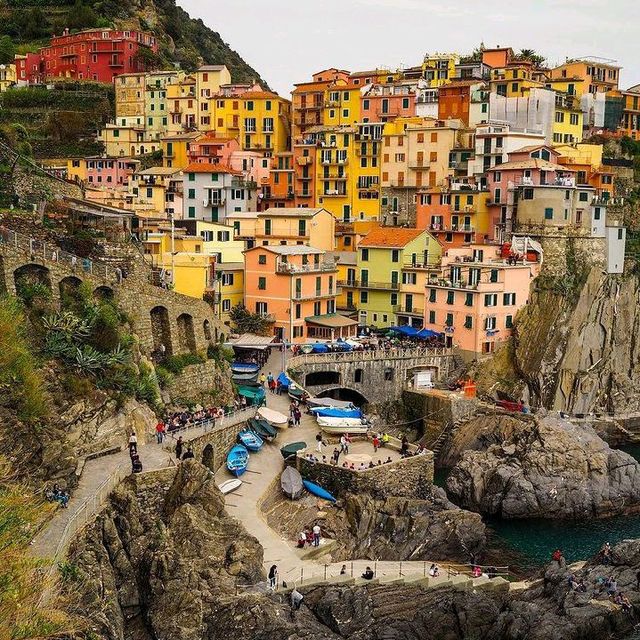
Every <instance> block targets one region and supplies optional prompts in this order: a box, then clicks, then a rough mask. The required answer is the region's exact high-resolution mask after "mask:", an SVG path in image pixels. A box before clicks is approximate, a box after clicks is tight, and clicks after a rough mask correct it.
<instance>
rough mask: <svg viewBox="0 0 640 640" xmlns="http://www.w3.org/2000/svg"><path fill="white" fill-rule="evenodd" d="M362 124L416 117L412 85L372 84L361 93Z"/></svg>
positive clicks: (413, 86)
mask: <svg viewBox="0 0 640 640" xmlns="http://www.w3.org/2000/svg"><path fill="white" fill-rule="evenodd" d="M360 111H361V117H362V122H388V121H390V120H393V119H395V118H410V117H411V116H415V115H416V91H415V85H412V84H373V85H371V86H369V87H367V88H366V89H363V91H362V98H361V108H360Z"/></svg>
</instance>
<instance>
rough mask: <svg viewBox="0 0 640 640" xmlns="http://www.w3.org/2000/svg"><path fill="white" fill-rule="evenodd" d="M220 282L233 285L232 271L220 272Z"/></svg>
mask: <svg viewBox="0 0 640 640" xmlns="http://www.w3.org/2000/svg"><path fill="white" fill-rule="evenodd" d="M222 284H223V285H224V286H231V285H233V273H223V274H222Z"/></svg>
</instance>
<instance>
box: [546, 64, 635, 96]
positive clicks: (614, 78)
mask: <svg viewBox="0 0 640 640" xmlns="http://www.w3.org/2000/svg"><path fill="white" fill-rule="evenodd" d="M621 68H622V67H620V66H618V65H616V64H609V63H605V62H602V60H591V59H589V58H582V59H575V60H569V61H567V62H565V64H561V65H559V66H557V67H555V68H553V69H551V70H550V72H549V74H550V76H551V78H552V79H554V80H555V79H557V78H560V79H562V78H580V79H581V80H583V82H584V85H583V86H584V93H592V94H595V93H607V92H609V91H615V90H616V89H617V88H618V82H619V81H620V70H621Z"/></svg>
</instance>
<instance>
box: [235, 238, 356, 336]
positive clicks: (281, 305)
mask: <svg viewBox="0 0 640 640" xmlns="http://www.w3.org/2000/svg"><path fill="white" fill-rule="evenodd" d="M337 274H338V269H337V267H336V264H335V262H333V261H329V260H327V259H326V257H325V252H324V251H322V250H320V249H314V248H313V247H308V246H306V245H289V246H284V245H268V246H256V247H253V248H252V249H247V250H246V251H245V252H244V282H245V292H244V303H245V306H246V307H247V309H249V311H251V312H253V313H259V314H261V315H263V316H264V317H266V318H268V319H269V320H272V321H273V323H274V324H273V331H274V335H275V336H276V337H277V338H278V339H280V340H286V341H287V342H294V343H304V342H306V341H307V340H317V339H329V340H335V339H337V338H339V337H343V338H346V337H349V336H353V335H355V333H356V331H357V324H358V323H357V321H356V320H351V319H349V318H346V317H344V316H341V315H339V314H336V296H337V294H338V290H337Z"/></svg>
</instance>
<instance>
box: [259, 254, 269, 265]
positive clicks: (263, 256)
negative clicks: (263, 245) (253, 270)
mask: <svg viewBox="0 0 640 640" xmlns="http://www.w3.org/2000/svg"><path fill="white" fill-rule="evenodd" d="M258 264H267V254H266V253H261V254H260V255H259V256H258Z"/></svg>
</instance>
